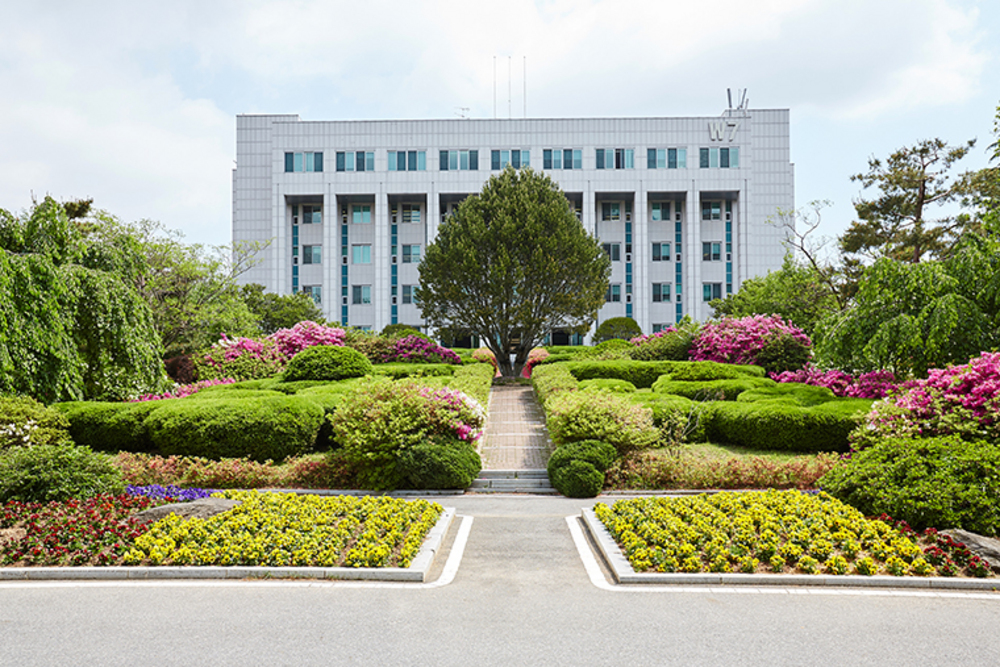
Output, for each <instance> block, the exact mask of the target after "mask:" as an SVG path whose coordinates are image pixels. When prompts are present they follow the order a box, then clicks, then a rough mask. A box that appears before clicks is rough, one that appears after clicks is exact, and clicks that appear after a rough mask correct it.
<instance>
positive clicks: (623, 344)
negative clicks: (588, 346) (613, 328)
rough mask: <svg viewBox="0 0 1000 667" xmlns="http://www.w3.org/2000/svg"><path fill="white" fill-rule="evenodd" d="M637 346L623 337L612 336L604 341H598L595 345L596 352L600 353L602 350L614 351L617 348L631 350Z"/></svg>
mask: <svg viewBox="0 0 1000 667" xmlns="http://www.w3.org/2000/svg"><path fill="white" fill-rule="evenodd" d="M634 347H635V345H634V344H633V343H630V342H629V341H627V340H623V339H621V338H610V339H608V340H606V341H604V342H603V343H598V344H597V345H595V346H594V354H600V353H602V352H613V351H617V350H631V349H633V348H634Z"/></svg>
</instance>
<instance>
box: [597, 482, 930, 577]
mask: <svg viewBox="0 0 1000 667" xmlns="http://www.w3.org/2000/svg"><path fill="white" fill-rule="evenodd" d="M594 512H595V514H596V515H597V517H598V519H600V520H601V522H602V523H604V525H605V526H607V528H608V530H609V531H610V532H611V535H612V536H613V537H614V538H615V540H616V541H617V542H618V544H619V546H620V547H621V548H622V552H623V553H624V554H625V556H626V557H627V558H628V560H629V562H630V563H631V564H632V567H633V568H634V569H635V570H636V572H648V571H651V572H746V573H753V572H767V571H770V572H787V571H798V572H802V573H806V574H824V573H826V574H863V575H873V574H891V575H895V576H902V575H920V576H926V575H932V574H937V572H936V570H935V568H934V566H932V565H931V564H930V563H928V562H927V560H925V559H924V558H923V552H922V550H921V548H920V547H919V546H918V545H917V544H916V543H915V542H914V541H912V540H911V539H909V538H908V537H906V536H904V535H903V534H901V533H900V532H899V531H898V530H896V529H895V528H892V527H890V526H889V525H888V524H886V523H884V522H882V521H877V520H871V519H866V518H865V517H864V515H862V514H861V513H860V512H859V511H857V510H856V509H854V508H853V507H851V506H849V505H845V504H844V503H842V502H840V501H839V500H837V499H835V498H833V497H832V496H830V495H828V494H826V493H819V494H816V495H810V494H805V493H802V492H800V491H795V490H789V491H775V490H770V491H761V492H752V493H718V494H714V495H701V496H688V497H682V498H640V499H635V500H618V501H615V503H614V504H613V505H611V506H610V507H609V506H608V505H606V504H604V503H598V504H597V505H595V506H594Z"/></svg>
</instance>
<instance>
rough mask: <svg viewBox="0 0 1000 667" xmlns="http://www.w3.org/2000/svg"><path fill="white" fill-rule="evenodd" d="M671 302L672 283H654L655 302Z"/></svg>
mask: <svg viewBox="0 0 1000 667" xmlns="http://www.w3.org/2000/svg"><path fill="white" fill-rule="evenodd" d="M661 302H662V303H670V283H653V303H661Z"/></svg>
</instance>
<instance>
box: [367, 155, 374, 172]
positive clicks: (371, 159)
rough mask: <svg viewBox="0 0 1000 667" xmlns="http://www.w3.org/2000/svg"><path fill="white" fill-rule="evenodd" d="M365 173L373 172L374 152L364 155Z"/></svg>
mask: <svg viewBox="0 0 1000 667" xmlns="http://www.w3.org/2000/svg"><path fill="white" fill-rule="evenodd" d="M365 171H375V152H374V151H368V152H367V153H365Z"/></svg>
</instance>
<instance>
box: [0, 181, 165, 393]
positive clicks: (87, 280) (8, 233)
mask: <svg viewBox="0 0 1000 667" xmlns="http://www.w3.org/2000/svg"><path fill="white" fill-rule="evenodd" d="M71 210H72V208H71ZM142 271H143V264H142V258H141V253H139V252H136V248H135V247H134V244H132V243H130V242H129V240H128V239H127V238H118V239H115V240H113V241H108V240H106V239H102V240H100V241H96V240H90V241H88V239H87V234H86V228H85V227H84V226H83V225H82V224H80V223H78V222H77V221H74V220H72V219H70V217H69V216H68V215H67V213H66V207H65V206H64V205H62V204H60V203H59V202H57V201H55V200H54V199H52V198H51V197H46V198H45V200H44V201H42V202H40V203H35V204H34V205H33V206H32V208H31V209H29V210H27V211H25V212H24V213H22V214H21V215H17V216H15V215H13V214H11V213H10V212H8V211H5V210H3V209H0V394H25V395H29V396H33V397H34V398H37V399H39V400H41V401H44V402H46V403H52V402H55V401H65V400H101V399H105V400H117V399H122V398H126V397H128V396H134V395H137V394H140V393H143V392H147V391H155V390H158V389H160V388H161V387H162V386H163V383H164V382H165V375H164V371H163V362H162V361H161V359H162V345H161V342H160V337H159V335H158V334H157V332H156V329H155V327H154V326H153V317H152V313H151V311H150V309H149V306H148V305H147V303H146V302H145V301H144V300H143V299H142V297H141V296H140V295H139V293H138V292H137V290H136V288H135V283H136V278H137V276H138V275H139V274H140V273H141V272H142Z"/></svg>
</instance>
